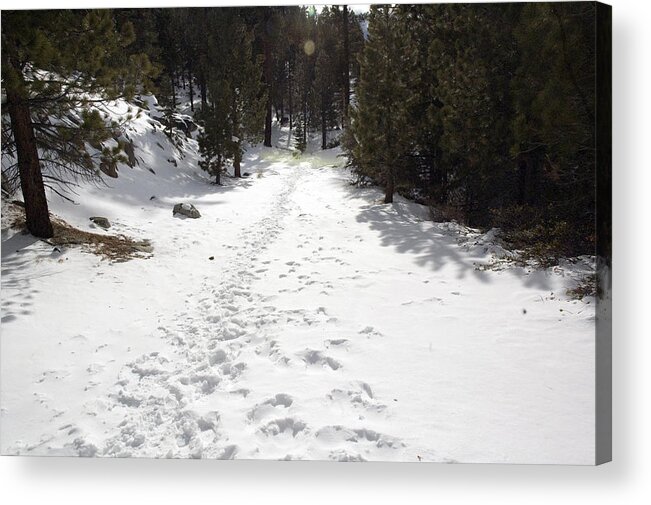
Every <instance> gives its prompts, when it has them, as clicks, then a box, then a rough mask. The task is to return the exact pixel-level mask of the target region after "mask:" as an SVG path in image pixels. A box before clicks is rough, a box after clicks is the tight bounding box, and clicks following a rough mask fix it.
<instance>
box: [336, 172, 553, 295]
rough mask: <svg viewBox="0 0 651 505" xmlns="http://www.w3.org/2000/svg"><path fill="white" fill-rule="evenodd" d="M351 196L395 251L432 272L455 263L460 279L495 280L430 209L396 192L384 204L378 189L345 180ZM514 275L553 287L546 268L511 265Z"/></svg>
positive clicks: (360, 216) (528, 284)
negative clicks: (435, 221)
mask: <svg viewBox="0 0 651 505" xmlns="http://www.w3.org/2000/svg"><path fill="white" fill-rule="evenodd" d="M342 186H343V188H344V190H345V191H346V193H347V196H348V198H350V199H351V200H357V202H356V205H355V206H356V207H357V206H358V202H359V200H362V201H363V202H364V203H363V204H362V205H361V206H359V207H358V208H359V213H358V215H357V216H356V220H357V221H358V222H360V223H366V224H368V226H369V227H370V228H371V229H372V230H375V231H378V232H379V234H380V244H381V245H382V246H383V247H391V248H393V249H394V250H395V251H396V252H399V253H403V254H412V255H415V263H416V264H417V265H419V266H422V267H429V268H431V269H432V270H433V271H437V270H440V269H442V268H444V267H449V266H454V267H456V269H457V278H458V279H463V278H465V277H466V276H467V275H472V277H473V278H475V279H477V280H478V281H480V282H482V283H487V282H490V281H491V280H493V279H494V275H496V273H495V272H492V271H490V270H489V271H484V270H478V269H477V264H478V263H481V262H482V260H484V259H485V258H479V257H476V256H474V255H473V254H472V253H469V252H468V251H466V250H464V249H463V248H462V246H461V245H460V244H459V243H458V239H459V237H460V235H459V234H458V233H457V232H455V231H454V229H449V230H448V229H446V228H445V227H444V224H443V223H441V224H442V225H443V226H438V225H437V224H434V227H432V222H431V221H429V220H428V216H427V211H426V209H425V208H424V207H422V206H419V205H417V204H415V203H413V202H410V201H409V200H406V199H405V198H402V197H400V196H399V195H395V197H394V203H393V204H384V203H382V197H383V195H382V194H381V192H380V191H379V190H378V188H373V187H361V188H360V187H355V186H352V185H351V184H350V183H349V182H344V181H342ZM508 272H509V273H510V274H511V275H515V276H516V277H519V278H521V280H522V281H523V284H524V286H525V287H529V288H534V289H542V290H548V289H551V284H550V282H549V281H550V275H551V274H550V273H549V272H548V271H545V270H536V271H533V272H530V273H529V272H527V271H526V270H525V269H524V268H520V267H513V268H509V269H508Z"/></svg>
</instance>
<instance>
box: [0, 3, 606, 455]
mask: <svg viewBox="0 0 651 505" xmlns="http://www.w3.org/2000/svg"><path fill="white" fill-rule="evenodd" d="M604 9H606V8H605V7H604V6H602V5H601V4H595V3H592V2H554V3H497V4H454V3H448V4H420V5H406V4H405V5H402V4H401V5H394V4H391V5H371V6H370V7H369V6H355V5H348V6H346V5H328V6H310V5H304V6H285V7H229V8H221V7H219V8H217V7H212V8H204V7H200V8H151V9H111V10H109V9H106V10H104V9H78V10H32V11H28V10H3V11H2V132H1V134H2V202H1V203H2V216H1V217H2V230H1V231H2V237H1V240H2V242H1V245H2V251H1V252H2V276H1V279H0V281H1V295H2V296H1V299H0V309H1V312H2V314H1V329H2V332H1V334H0V402H1V403H2V409H0V422H1V424H2V430H0V453H1V454H11V455H48V456H53V455H54V456H81V457H148V458H211V459H275V460H332V461H410V462H414V463H418V462H428V461H429V462H445V463H453V462H463V463H477V462H482V463H495V462H500V463H539V464H552V463H564V464H594V463H595V462H596V461H600V460H603V459H604V457H603V455H599V454H597V451H596V449H595V444H596V442H595V441H596V440H597V439H598V438H599V437H598V435H597V434H596V432H595V430H596V429H597V428H595V426H596V423H595V412H596V411H597V410H598V405H597V402H599V401H603V399H601V398H600V396H599V395H598V394H597V390H596V385H595V359H596V358H595V356H596V355H597V342H598V341H600V339H601V341H602V344H601V345H602V349H603V346H604V345H605V344H604V343H603V342H606V337H603V336H599V335H597V337H595V332H596V330H598V328H597V318H598V317H599V318H602V319H600V320H601V321H602V326H603V324H608V323H607V321H608V319H607V318H604V317H603V315H604V312H605V311H606V310H607V306H606V305H604V304H602V301H601V299H602V297H607V293H608V288H609V285H608V281H607V278H606V277H605V276H599V274H598V272H600V270H601V269H602V268H606V269H607V268H608V266H609V265H608V263H607V261H603V262H601V263H600V261H599V257H600V256H603V258H604V259H606V258H607V257H608V253H609V249H608V248H609V240H608V236H609V233H610V225H609V220H608V219H606V218H604V216H606V217H607V216H608V214H609V210H610V209H609V207H608V206H609V202H610V200H609V199H608V194H607V192H608V190H609V187H610V170H609V142H607V140H609V137H608V136H609V132H608V128H609V115H610V109H609V95H610V88H609V87H608V82H607V81H608V79H609V75H608V73H607V71H608V69H609V56H608V53H607V52H604V51H605V50H606V49H607V46H608V40H607V35H608V25H607V23H608V18H607V16H606V14H608V12H607V10H604ZM604 37H606V38H604ZM599 48H601V49H602V51H601V52H600V51H599ZM602 53H603V54H602ZM598 139H601V141H600V142H597V140H598ZM598 167H601V168H602V169H601V170H598V169H597V168H598ZM598 191H601V193H599V198H597V192H598ZM603 287H605V288H606V289H601V288H603ZM602 295H603V296H602ZM606 316H607V314H606ZM603 321H606V323H603ZM603 327H604V328H605V326H603ZM597 333H598V331H597Z"/></svg>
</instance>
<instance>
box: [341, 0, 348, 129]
mask: <svg viewBox="0 0 651 505" xmlns="http://www.w3.org/2000/svg"><path fill="white" fill-rule="evenodd" d="M343 15H344V110H343V113H344V120H343V125H342V126H343V127H346V124H347V123H348V106H349V104H350V45H349V43H348V6H347V5H344V14H343Z"/></svg>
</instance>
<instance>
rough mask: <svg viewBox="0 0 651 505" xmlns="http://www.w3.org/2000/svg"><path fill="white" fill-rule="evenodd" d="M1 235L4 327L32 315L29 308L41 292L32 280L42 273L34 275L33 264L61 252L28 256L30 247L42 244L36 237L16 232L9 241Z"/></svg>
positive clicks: (4, 233) (4, 234)
mask: <svg viewBox="0 0 651 505" xmlns="http://www.w3.org/2000/svg"><path fill="white" fill-rule="evenodd" d="M6 236H7V234H6V231H5V230H3V232H2V272H1V276H2V281H1V292H2V303H1V306H2V320H1V321H2V324H7V323H10V322H11V321H14V320H15V319H17V318H18V317H19V316H21V315H23V316H25V315H29V314H31V310H29V309H30V307H31V306H32V305H33V301H32V300H33V298H34V295H35V294H36V293H38V290H36V289H34V288H33V287H32V281H33V280H34V279H35V278H36V277H42V274H38V275H37V274H34V273H32V272H33V270H32V269H31V265H32V264H33V263H34V262H35V261H39V260H42V259H44V258H52V257H53V256H52V255H57V254H58V253H54V252H53V253H52V254H47V253H37V254H36V256H34V254H28V253H29V252H30V251H29V250H28V248H30V246H32V245H34V244H36V243H37V242H39V239H37V238H36V237H34V236H32V235H30V234H27V233H16V234H15V235H12V236H11V237H9V238H6Z"/></svg>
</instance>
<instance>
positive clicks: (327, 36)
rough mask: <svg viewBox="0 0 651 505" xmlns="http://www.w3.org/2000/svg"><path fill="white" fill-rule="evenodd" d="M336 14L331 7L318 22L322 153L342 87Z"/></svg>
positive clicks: (316, 91) (317, 73) (316, 74)
mask: <svg viewBox="0 0 651 505" xmlns="http://www.w3.org/2000/svg"><path fill="white" fill-rule="evenodd" d="M337 33H338V31H337V17H336V10H333V11H330V10H329V9H328V8H327V7H325V8H324V9H323V11H322V12H321V13H320V14H319V16H318V18H317V35H316V54H317V56H316V61H315V70H314V95H315V101H316V103H315V106H316V109H317V110H316V112H317V114H315V115H316V116H317V117H318V118H319V123H320V126H321V149H326V148H327V131H328V128H330V127H332V126H333V125H334V124H335V122H336V116H337V107H336V104H335V92H336V90H337V85H338V79H337V77H338V69H339V57H338V47H337V40H336V39H335V36H336V35H337Z"/></svg>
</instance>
